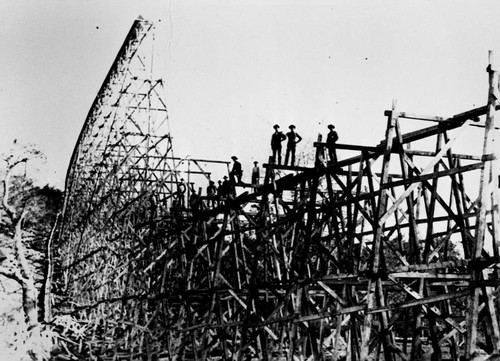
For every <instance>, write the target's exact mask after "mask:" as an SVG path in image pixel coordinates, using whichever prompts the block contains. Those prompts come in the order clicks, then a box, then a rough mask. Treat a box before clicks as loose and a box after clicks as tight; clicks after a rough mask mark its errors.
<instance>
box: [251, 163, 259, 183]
mask: <svg viewBox="0 0 500 361" xmlns="http://www.w3.org/2000/svg"><path fill="white" fill-rule="evenodd" d="M259 179H260V168H259V162H257V161H255V162H253V168H252V184H254V185H257V184H259Z"/></svg>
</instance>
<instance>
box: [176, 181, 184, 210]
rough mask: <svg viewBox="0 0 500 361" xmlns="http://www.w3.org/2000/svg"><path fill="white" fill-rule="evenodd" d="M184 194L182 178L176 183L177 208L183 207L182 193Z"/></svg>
mask: <svg viewBox="0 0 500 361" xmlns="http://www.w3.org/2000/svg"><path fill="white" fill-rule="evenodd" d="M185 194H186V183H184V178H181V180H180V181H179V182H178V183H177V192H176V198H177V199H176V206H177V207H179V208H184V207H185V203H184V195H185Z"/></svg>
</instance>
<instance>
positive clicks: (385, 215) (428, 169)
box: [378, 121, 469, 226]
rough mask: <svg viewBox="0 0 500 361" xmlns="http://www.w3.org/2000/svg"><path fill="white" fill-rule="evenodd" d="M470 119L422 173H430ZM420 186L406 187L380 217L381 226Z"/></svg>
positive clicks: (414, 184)
mask: <svg viewBox="0 0 500 361" xmlns="http://www.w3.org/2000/svg"><path fill="white" fill-rule="evenodd" d="M468 123H469V121H466V122H465V123H464V125H462V128H461V129H460V131H459V133H458V134H456V135H455V137H453V138H452V139H451V140H450V141H448V142H447V143H446V144H445V145H444V146H443V147H442V148H441V150H440V151H439V153H438V154H437V155H436V156H435V157H434V158H433V159H432V161H431V162H429V164H427V166H426V167H425V169H424V170H423V171H422V172H421V175H425V174H426V173H429V172H431V171H432V169H433V168H434V165H435V164H436V163H437V162H438V161H439V160H440V159H441V157H442V156H443V154H445V153H446V151H447V150H448V149H449V148H451V147H452V146H453V144H454V143H455V142H456V141H457V140H458V138H459V137H460V135H461V134H462V132H463V131H464V130H465V128H466V127H465V125H468ZM417 186H418V184H417V183H413V184H412V185H411V186H410V187H408V189H406V191H405V192H403V194H402V195H401V196H400V197H399V198H398V199H397V200H396V202H394V203H393V204H392V206H391V207H390V208H389V209H388V210H387V212H386V213H385V214H384V215H383V216H382V217H381V218H380V220H379V222H378V223H379V226H381V225H383V224H384V223H385V221H386V220H387V218H388V217H389V216H390V215H391V214H392V213H393V212H394V211H395V210H396V209H398V208H399V205H400V204H401V203H402V202H403V201H404V200H405V199H406V197H408V196H409V195H410V194H411V193H412V192H413V191H414V190H415V188H416V187H417Z"/></svg>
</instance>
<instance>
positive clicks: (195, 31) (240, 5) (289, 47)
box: [0, 0, 500, 187]
mask: <svg viewBox="0 0 500 361" xmlns="http://www.w3.org/2000/svg"><path fill="white" fill-rule="evenodd" d="M139 15H142V16H143V17H144V18H146V19H148V20H151V21H154V22H157V23H158V25H159V26H158V28H159V31H160V38H161V37H163V39H161V43H160V44H161V48H162V49H163V51H165V53H166V54H168V55H167V56H166V57H165V64H164V66H165V77H166V90H167V101H168V104H167V105H168V108H169V115H170V125H171V134H172V136H173V138H174V151H175V155H176V156H186V155H190V156H191V157H193V158H204V159H219V160H227V161H229V160H230V157H231V155H233V154H235V155H238V156H239V158H240V160H241V161H242V163H243V167H244V170H246V175H247V176H249V173H250V168H251V164H252V161H253V160H258V161H259V162H260V163H264V162H265V161H266V160H267V157H268V156H269V152H270V146H269V141H270V136H271V133H272V131H273V129H272V125H273V124H275V123H278V124H280V125H281V128H282V130H285V131H286V130H287V127H288V125H289V124H295V125H296V127H297V128H296V131H297V132H298V133H299V134H300V135H302V136H303V137H304V141H303V143H302V145H299V146H298V151H299V152H300V151H307V152H313V150H312V147H310V144H309V145H308V146H307V147H306V144H307V142H310V143H312V142H313V141H315V140H316V138H317V134H318V132H321V133H323V134H326V132H327V129H326V125H328V124H329V123H333V124H335V125H336V128H337V131H338V133H339V135H340V142H342V143H354V144H365V145H374V144H378V142H379V141H380V140H381V139H382V138H383V137H384V129H385V123H386V119H385V117H384V115H383V112H384V110H386V109H389V108H390V107H391V103H392V99H397V100H398V109H399V110H401V111H407V112H413V113H419V114H428V115H441V116H450V115H453V114H456V113H460V112H462V111H465V110H469V109H471V108H474V107H478V106H481V105H484V104H485V103H486V97H487V73H486V71H485V68H486V65H487V62H488V50H490V49H491V50H497V51H498V52H499V55H500V26H499V22H500V18H499V15H500V2H498V1H481V2H478V1H457V0H455V1H435V0H432V1H396V0H394V1H386V0H378V1H373V0H366V1H365V0H363V1H347V0H346V1H337V0H332V1H319V0H303V1H293V0H286V1H285V0H282V1H273V0H254V1H227V0H220V1H219V0H210V1H208V0H205V1H201V0H199V1H193V0H170V1H168V0H161V1H135V0H134V1H124V0H116V1H115V0H114V1H109V0H108V1H102V0H84V1H82V0H58V1H54V0H46V1H36V0H33V1H26V0H2V1H0V29H1V30H0V33H1V34H2V37H1V40H0V79H1V81H0V126H1V128H0V129H1V133H0V139H1V143H2V144H1V145H0V149H3V148H5V146H6V144H8V143H10V142H11V141H12V140H13V139H14V138H17V139H19V140H21V141H24V142H32V143H36V144H37V145H38V146H39V147H40V148H41V149H42V150H43V151H44V152H45V153H46V155H47V163H46V166H45V172H44V175H43V177H45V179H46V181H47V182H49V183H51V184H53V185H57V186H60V187H62V185H63V180H64V177H65V173H66V169H67V167H68V163H69V159H70V156H71V153H72V151H73V147H74V145H75V142H76V139H77V137H78V134H79V132H80V130H81V127H82V125H83V122H84V120H85V118H86V115H87V113H88V111H89V107H90V106H91V104H92V102H93V99H94V97H95V95H96V94H97V91H98V89H99V88H100V86H101V84H102V82H103V80H104V77H105V75H106V74H107V72H108V70H109V68H110V66H111V64H112V62H113V60H114V58H115V56H116V54H117V52H118V50H119V48H120V46H121V44H122V43H123V40H124V38H125V36H126V34H127V32H128V30H129V29H130V27H131V25H132V22H133V21H134V19H136V18H137V17H138V16H139ZM160 21H161V22H160ZM429 125H431V124H430V123H429Z"/></svg>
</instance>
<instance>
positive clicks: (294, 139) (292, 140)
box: [285, 124, 302, 167]
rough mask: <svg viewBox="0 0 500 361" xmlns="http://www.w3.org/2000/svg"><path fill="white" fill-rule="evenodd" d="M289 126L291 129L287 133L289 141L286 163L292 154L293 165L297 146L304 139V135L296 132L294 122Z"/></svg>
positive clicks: (291, 163) (292, 164)
mask: <svg viewBox="0 0 500 361" xmlns="http://www.w3.org/2000/svg"><path fill="white" fill-rule="evenodd" d="M288 128H290V131H289V132H288V133H286V136H287V138H288V141H287V143H286V156H285V165H287V164H288V158H289V156H290V155H291V156H292V159H291V162H290V165H291V166H292V167H293V166H294V165H295V146H296V145H297V143H299V142H300V141H301V140H302V137H301V136H300V135H298V134H297V133H295V131H294V129H295V125H293V124H292V125H290V126H289V127H288Z"/></svg>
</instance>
